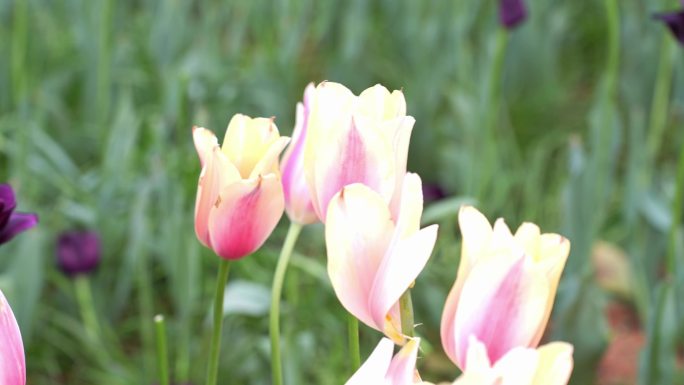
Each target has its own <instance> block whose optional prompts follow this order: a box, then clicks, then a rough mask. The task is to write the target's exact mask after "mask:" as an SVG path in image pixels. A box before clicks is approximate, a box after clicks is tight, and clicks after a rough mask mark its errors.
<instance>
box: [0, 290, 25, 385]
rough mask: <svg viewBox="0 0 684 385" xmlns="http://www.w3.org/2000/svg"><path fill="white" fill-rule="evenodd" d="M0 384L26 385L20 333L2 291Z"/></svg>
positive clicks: (0, 303)
mask: <svg viewBox="0 0 684 385" xmlns="http://www.w3.org/2000/svg"><path fill="white" fill-rule="evenodd" d="M0 384H2V385H24V384H26V361H25V358H24V344H23V342H22V341H21V331H20V330H19V325H17V320H16V319H15V318H14V313H12V308H11V307H10V305H9V303H7V299H6V298H5V296H4V294H3V293H2V291H0Z"/></svg>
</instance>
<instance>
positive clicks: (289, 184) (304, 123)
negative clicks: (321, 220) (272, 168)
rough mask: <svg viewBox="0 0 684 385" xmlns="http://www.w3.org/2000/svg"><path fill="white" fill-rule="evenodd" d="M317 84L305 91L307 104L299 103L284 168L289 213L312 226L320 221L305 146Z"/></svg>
mask: <svg viewBox="0 0 684 385" xmlns="http://www.w3.org/2000/svg"><path fill="white" fill-rule="evenodd" d="M315 92H316V87H315V86H314V85H313V83H309V85H308V86H306V89H305V90H304V100H303V103H297V120H296V122H295V128H294V132H293V133H292V141H291V142H290V145H289V146H288V148H287V150H286V151H285V155H284V156H283V161H282V164H281V166H280V170H281V172H282V175H283V191H284V193H285V212H286V213H287V216H288V217H289V218H290V220H291V221H292V222H295V223H299V224H301V225H308V224H310V223H314V222H317V221H318V216H316V212H315V211H314V207H313V203H312V202H311V194H310V193H309V187H308V186H307V185H306V178H305V177H304V145H305V141H306V137H307V131H308V128H309V115H311V107H312V106H311V104H312V98H313V94H314V93H315Z"/></svg>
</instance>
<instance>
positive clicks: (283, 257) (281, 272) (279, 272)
mask: <svg viewBox="0 0 684 385" xmlns="http://www.w3.org/2000/svg"><path fill="white" fill-rule="evenodd" d="M301 230H302V225H300V224H298V223H295V222H290V228H289V230H288V231H287V236H286V237H285V243H283V248H282V249H281V250H280V257H279V258H278V265H277V266H276V270H275V275H274V277H273V288H272V290H271V313H270V323H269V331H270V333H271V369H272V371H273V373H272V375H273V385H282V383H283V365H282V361H281V356H280V297H281V293H282V291H283V281H284V280H285V273H286V272H287V266H288V264H289V263H290V257H291V256H292V250H294V245H295V243H296V242H297V238H298V237H299V233H300V232H301Z"/></svg>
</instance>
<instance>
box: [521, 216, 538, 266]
mask: <svg viewBox="0 0 684 385" xmlns="http://www.w3.org/2000/svg"><path fill="white" fill-rule="evenodd" d="M540 237H541V232H540V230H539V226H537V225H535V224H534V223H530V222H525V223H523V224H522V225H520V227H518V230H517V231H516V232H515V236H514V238H515V242H516V243H517V244H519V245H520V246H522V248H523V249H524V250H525V254H527V255H529V256H531V257H532V258H533V259H534V260H535V261H539V260H540V259H541V258H542V254H541V253H540V249H539V247H540V245H539V242H540Z"/></svg>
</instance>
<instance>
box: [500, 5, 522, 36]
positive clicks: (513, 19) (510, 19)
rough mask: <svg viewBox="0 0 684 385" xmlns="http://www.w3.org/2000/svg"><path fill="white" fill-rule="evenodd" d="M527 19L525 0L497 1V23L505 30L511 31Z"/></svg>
mask: <svg viewBox="0 0 684 385" xmlns="http://www.w3.org/2000/svg"><path fill="white" fill-rule="evenodd" d="M525 19H527V6H526V5H525V0H499V22H500V23H501V25H502V26H503V27H504V28H506V29H513V28H515V27H517V26H518V25H520V23H522V22H523V21H525Z"/></svg>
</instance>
